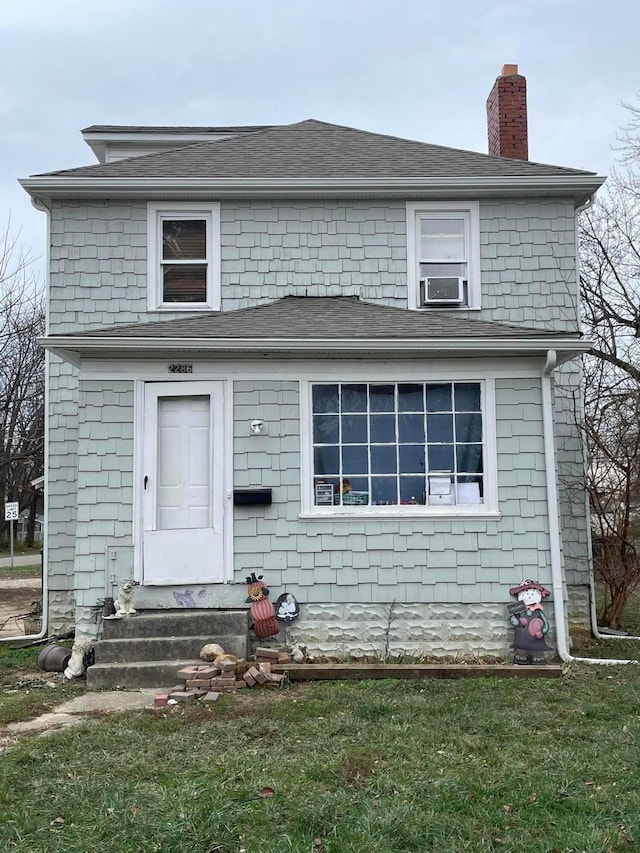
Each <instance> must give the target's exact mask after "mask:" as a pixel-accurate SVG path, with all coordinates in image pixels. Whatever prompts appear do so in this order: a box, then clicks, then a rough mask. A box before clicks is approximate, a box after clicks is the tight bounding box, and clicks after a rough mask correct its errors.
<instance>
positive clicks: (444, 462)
mask: <svg viewBox="0 0 640 853" xmlns="http://www.w3.org/2000/svg"><path fill="white" fill-rule="evenodd" d="M480 397H481V393H480V383H478V382H476V383H462V382H460V383H458V382H449V383H411V384H408V383H404V384H403V383H397V384H391V383H385V384H382V383H381V384H376V383H367V384H365V383H361V384H347V383H336V384H332V385H329V384H327V385H320V384H317V385H314V386H313V392H312V398H313V412H312V417H313V448H314V503H315V505H316V506H321V505H333V506H336V505H337V506H362V505H366V506H389V505H393V506H395V505H404V504H422V505H425V504H428V505H443V504H444V505H446V504H449V505H455V504H469V503H482V499H483V492H484V489H483V430H482V413H481V404H480V403H481V400H480ZM456 406H458V407H457V408H456ZM327 417H335V418H336V420H337V427H338V428H337V432H336V431H333V434H332V436H330V438H331V440H330V441H326V442H323V441H322V440H321V439H322V437H323V436H322V424H323V421H322V420H321V419H322V418H327ZM408 418H411V420H408ZM350 419H351V420H350ZM354 419H356V420H354ZM401 419H404V420H401ZM430 419H431V420H430ZM438 419H439V420H438ZM325 433H326V430H325ZM354 436H355V437H354ZM403 436H404V437H403ZM329 469H330V470H329Z"/></svg>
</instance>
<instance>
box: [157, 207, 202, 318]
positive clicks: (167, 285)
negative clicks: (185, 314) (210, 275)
mask: <svg viewBox="0 0 640 853" xmlns="http://www.w3.org/2000/svg"><path fill="white" fill-rule="evenodd" d="M159 224H160V232H161V233H160V237H161V247H162V250H161V253H160V259H159V261H160V278H161V281H162V302H163V303H164V304H167V303H180V302H182V303H198V304H200V303H205V302H206V301H207V266H208V258H207V254H208V253H207V231H208V229H209V227H210V225H209V220H207V219H203V218H202V217H200V216H198V217H197V218H196V217H188V216H186V217H177V216H169V217H163V216H161V217H160V219H159Z"/></svg>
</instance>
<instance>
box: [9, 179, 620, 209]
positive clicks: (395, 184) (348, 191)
mask: <svg viewBox="0 0 640 853" xmlns="http://www.w3.org/2000/svg"><path fill="white" fill-rule="evenodd" d="M605 180H606V178H605V177H603V176H602V175H585V174H576V175H573V174H567V175H553V176H549V175H531V176H525V177H523V176H517V177H514V176H509V177H474V176H469V177H455V178H452V177H410V178H394V177H376V178H372V177H364V178H362V177H335V178H305V177H299V178H297V177H286V178H255V177H244V178H243V177H234V178H218V177H215V176H212V177H183V178H167V177H153V178H123V177H109V178H105V177H95V178H94V177H86V176H85V177H77V178H73V177H69V176H68V175H64V176H62V175H60V176H57V175H44V176H35V177H31V178H23V179H21V180H20V184H21V186H22V187H23V188H24V189H25V190H26V191H27V192H28V193H29V194H30V195H31V196H32V197H34V198H39V199H43V200H45V201H47V200H49V199H53V198H85V199H90V198H137V199H154V198H163V199H170V198H181V199H191V198H211V197H216V198H231V197H233V198H238V197H245V196H251V197H256V196H258V197H260V196H269V197H271V198H274V197H278V196H280V197H292V196H301V197H309V196H312V197H322V196H327V197H332V198H335V197H336V196H338V197H340V196H350V197H367V196H384V197H386V198H389V197H397V198H430V197H433V198H452V199H455V198H465V199H468V198H470V197H473V198H492V197H498V196H502V197H519V196H528V197H531V196H535V197H538V196H556V197H565V198H572V199H573V200H574V202H575V204H576V206H578V205H582V204H584V203H585V202H586V201H587V200H588V199H589V198H591V196H592V195H593V194H594V193H595V192H596V190H597V189H598V188H599V187H600V186H602V184H603V183H604V181H605Z"/></svg>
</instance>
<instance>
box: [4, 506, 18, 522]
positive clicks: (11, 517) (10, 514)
mask: <svg viewBox="0 0 640 853" xmlns="http://www.w3.org/2000/svg"><path fill="white" fill-rule="evenodd" d="M18 510H19V505H18V502H17V501H16V502H15V503H14V502H13V501H12V502H10V503H6V504H5V505H4V520H5V521H16V520H17V518H18Z"/></svg>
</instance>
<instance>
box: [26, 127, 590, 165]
mask: <svg viewBox="0 0 640 853" xmlns="http://www.w3.org/2000/svg"><path fill="white" fill-rule="evenodd" d="M318 128H321V129H326V130H331V131H336V130H337V131H346V132H349V133H355V134H359V135H360V134H361V135H362V136H364V137H368V138H371V137H376V138H379V139H386V140H392V141H394V142H400V143H405V144H406V143H409V144H410V145H416V146H420V147H421V148H422V149H423V150H425V151H429V152H431V153H432V154H435V155H437V154H445V155H446V154H448V155H451V154H464V155H468V156H471V157H474V158H476V159H477V160H483V161H485V162H493V163H503V164H506V163H517V164H518V165H519V166H523V167H524V168H525V169H527V168H528V167H529V166H531V167H533V168H535V167H541V168H545V169H553V170H557V171H558V172H560V173H563V174H567V175H576V176H578V175H583V176H595V175H596V173H595V172H589V171H585V170H583V169H574V168H571V167H569V166H555V165H553V164H550V163H538V162H537V161H533V160H518V159H515V158H510V157H495V156H492V155H490V154H484V153H482V152H478V151H471V150H469V149H464V148H451V147H449V146H446V145H438V144H436V143H432V142H421V141H420V140H416V139H406V138H404V137H401V136H393V135H391V134H384V133H376V132H374V131H369V130H362V129H360V128H356V127H349V126H348V125H336V124H331V123H330V122H324V121H321V120H320V119H312V118H311V119H303V120H302V121H299V122H294V123H292V124H286V125H265V126H264V129H263V130H256V131H255V132H252V133H247V134H241V135H237V136H231V137H226V138H224V139H216V140H205V141H201V142H192V143H189V144H188V145H178V146H176V148H171V149H169V150H167V151H156V152H153V153H151V154H143V155H139V156H134V157H126V158H122V159H121V160H116V161H114V162H112V163H107V164H104V163H92V164H90V165H89V166H77V167H73V168H71V169H57V170H55V171H53V172H43V173H39V174H37V175H32V176H31V177H35V178H39V177H55V176H70V177H73V175H74V174H76V173H77V172H80V171H81V172H82V173H83V174H84V175H87V173H89V174H91V171H93V170H95V171H98V170H100V172H101V173H102V174H101V177H105V175H104V170H105V169H107V170H110V169H111V168H112V167H113V171H114V172H115V173H116V174H117V171H118V168H119V164H122V163H126V162H133V161H135V162H137V163H145V162H146V163H148V162H150V158H157V159H158V162H159V164H162V163H163V161H164V158H166V157H167V156H170V155H173V154H175V152H176V151H181V150H187V149H188V150H190V151H197V150H198V149H200V150H206V149H211V148H212V147H213V146H215V147H216V148H218V149H222V150H223V151H224V149H225V148H230V149H231V150H233V149H240V150H241V149H242V146H244V145H251V143H252V141H253V140H254V139H255V138H256V137H259V136H262V135H268V134H272V133H281V132H283V131H284V132H285V133H286V132H289V131H296V130H303V131H304V130H305V129H309V130H311V129H318ZM472 176H473V170H470V174H469V175H467V177H472ZM536 177H541V176H539V175H536Z"/></svg>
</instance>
